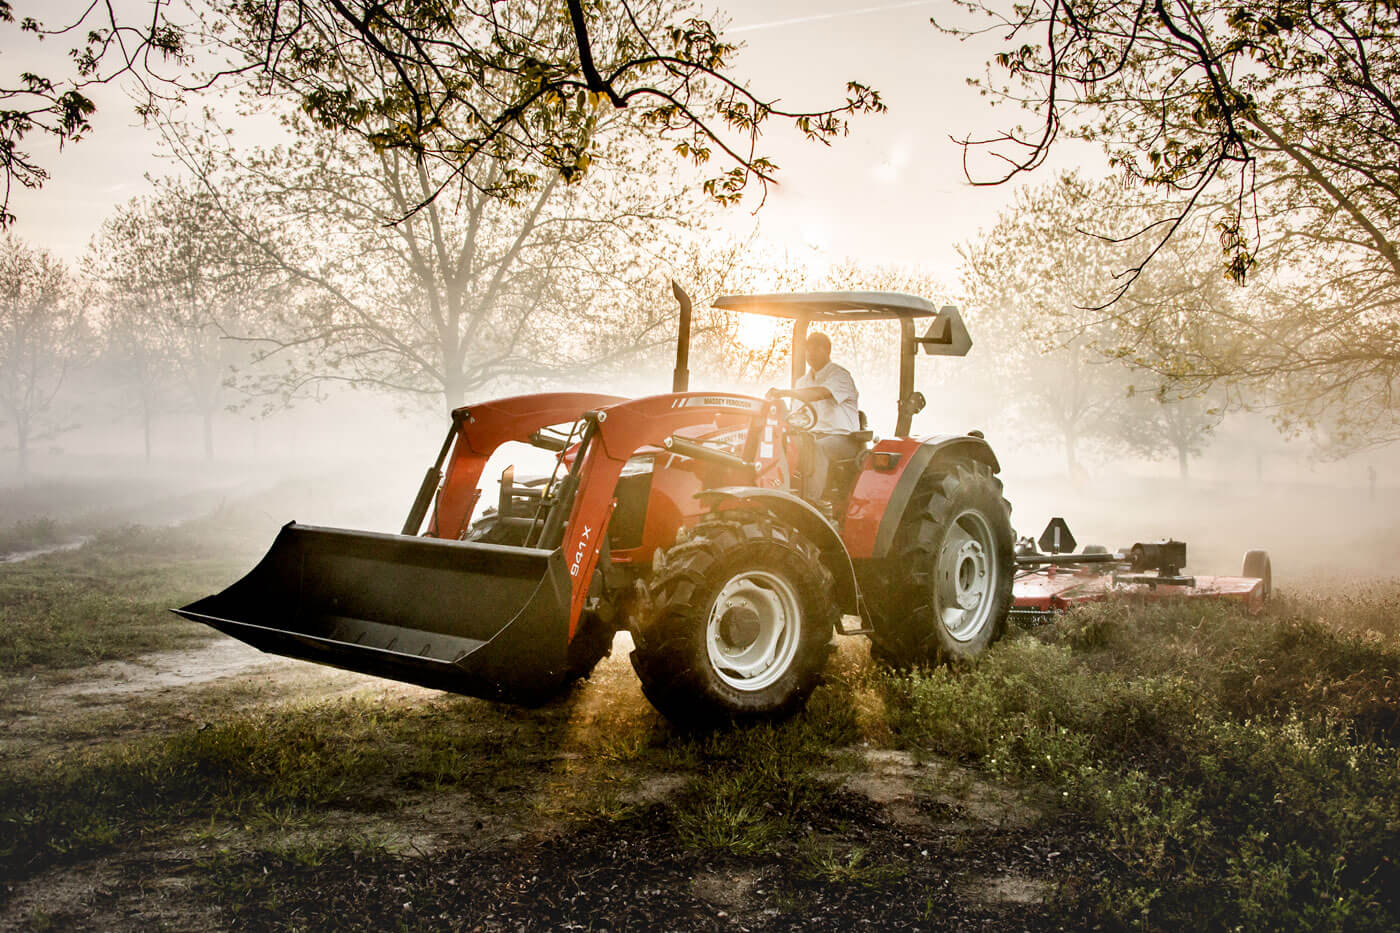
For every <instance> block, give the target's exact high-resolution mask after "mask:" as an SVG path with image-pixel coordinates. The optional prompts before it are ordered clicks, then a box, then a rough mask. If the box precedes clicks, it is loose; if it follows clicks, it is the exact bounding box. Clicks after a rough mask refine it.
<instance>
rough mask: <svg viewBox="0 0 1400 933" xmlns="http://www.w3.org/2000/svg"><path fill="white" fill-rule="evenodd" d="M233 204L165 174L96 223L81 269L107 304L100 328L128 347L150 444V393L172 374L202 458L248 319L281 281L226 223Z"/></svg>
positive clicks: (244, 358) (210, 445) (246, 356)
mask: <svg viewBox="0 0 1400 933" xmlns="http://www.w3.org/2000/svg"><path fill="white" fill-rule="evenodd" d="M232 210H233V209H232V208H231V207H230V206H229V205H228V204H223V203H219V202H217V201H216V200H215V198H214V197H213V196H211V195H210V194H209V193H208V192H207V191H206V190H204V188H203V187H202V186H200V185H198V184H196V183H194V182H191V181H188V180H179V179H165V180H162V181H159V182H157V183H156V185H155V191H154V193H152V194H150V195H147V196H143V197H138V198H134V199H132V200H131V201H129V202H127V204H126V205H124V206H123V207H122V208H120V209H119V210H118V211H117V212H116V214H115V215H114V216H112V217H111V218H109V219H108V220H107V221H106V222H105V223H104V224H103V227H102V232H101V233H100V235H99V236H98V238H97V240H96V241H95V243H94V245H93V251H92V254H91V256H90V257H89V262H88V270H89V273H90V274H91V275H92V276H94V277H95V278H96V279H97V280H98V281H99V282H100V283H101V286H102V289H103V292H104V297H105V301H106V304H107V307H108V313H107V325H108V332H109V334H111V335H112V337H113V338H114V339H115V340H116V341H117V347H118V349H119V352H125V353H127V354H128V355H130V356H131V362H132V364H133V365H135V366H137V367H139V370H138V371H137V372H135V373H134V378H135V380H136V386H137V390H138V395H139V396H140V398H141V404H142V410H143V422H144V423H145V425H146V443H147V449H148V451H149V444H150V433H149V429H150V418H151V416H152V414H153V408H152V405H153V402H154V394H155V392H156V391H157V389H158V386H159V385H160V384H161V382H162V381H165V380H169V382H171V383H173V384H174V385H175V386H176V387H177V389H178V392H179V394H180V395H181V396H183V400H184V403H185V404H186V405H188V406H189V407H190V408H191V409H192V410H193V411H194V412H195V413H196V414H198V416H199V418H200V420H201V422H202V425H203V448H204V455H205V458H206V459H212V458H213V456H214V421H215V418H216V416H217V415H218V414H219V412H220V411H222V410H223V408H224V407H225V404H226V395H225V384H226V382H227V381H228V380H229V379H230V378H231V377H232V375H233V372H234V369H235V367H237V366H238V365H240V364H246V363H247V362H248V361H249V360H250V359H251V357H252V355H253V354H252V350H251V349H250V348H249V347H248V346H247V345H246V344H244V343H241V342H239V341H238V340H236V339H231V338H237V337H239V336H241V335H243V334H245V333H246V332H247V331H248V330H249V329H251V328H253V327H255V326H256V325H255V322H254V320H253V319H254V318H255V317H257V316H258V315H260V314H262V313H264V311H265V310H266V309H267V308H268V307H269V306H270V305H271V304H272V302H273V299H274V297H275V296H277V295H278V294H279V288H280V286H281V284H282V282H283V281H284V279H282V278H281V277H279V276H278V275H277V273H276V271H275V270H272V269H269V267H268V266H267V264H266V262H265V259H264V256H263V255H262V253H261V252H259V251H256V250H254V249H251V248H250V247H249V244H248V242H247V241H246V239H245V238H244V236H243V235H242V234H241V233H240V232H239V230H238V229H237V228H235V226H234V225H233V224H231V223H229V218H230V217H231V216H237V215H236V214H235V213H231V211H232Z"/></svg>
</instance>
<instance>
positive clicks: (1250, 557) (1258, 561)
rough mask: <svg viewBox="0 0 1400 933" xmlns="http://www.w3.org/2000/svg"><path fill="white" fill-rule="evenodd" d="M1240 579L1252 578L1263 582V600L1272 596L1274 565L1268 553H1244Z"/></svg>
mask: <svg viewBox="0 0 1400 933" xmlns="http://www.w3.org/2000/svg"><path fill="white" fill-rule="evenodd" d="M1240 576H1242V577H1254V578H1256V579H1259V580H1263V581H1264V600H1265V601H1266V602H1267V601H1268V599H1269V597H1270V596H1272V595H1274V565H1273V562H1272V561H1271V560H1269V552H1268V551H1246V552H1245V555H1244V568H1243V569H1242V570H1241V571H1240Z"/></svg>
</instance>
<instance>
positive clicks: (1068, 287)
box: [958, 174, 1130, 476]
mask: <svg viewBox="0 0 1400 933" xmlns="http://www.w3.org/2000/svg"><path fill="white" fill-rule="evenodd" d="M1092 191H1097V192H1098V193H1099V194H1100V195H1102V194H1106V193H1109V191H1110V186H1107V185H1098V186H1094V185H1092V184H1091V183H1088V182H1086V181H1085V180H1084V179H1083V178H1081V177H1080V176H1078V175H1077V174H1068V175H1062V176H1060V177H1059V178H1057V179H1056V180H1055V181H1053V182H1050V183H1048V184H1046V185H1042V186H1040V187H1037V188H1032V189H1025V190H1023V191H1021V192H1019V193H1018V194H1017V196H1016V199H1015V202H1014V203H1013V205H1012V206H1011V207H1010V208H1008V209H1007V210H1006V211H1004V212H1002V214H1001V215H1000V216H999V217H998V218H997V222H996V224H994V225H993V227H992V228H991V229H990V230H988V231H986V232H984V233H982V234H981V235H979V236H978V237H977V238H976V239H974V240H972V241H970V242H968V243H964V244H962V245H961V246H959V248H958V251H959V253H960V255H961V256H962V258H963V289H964V291H965V293H966V296H967V303H968V305H969V307H970V308H974V309H977V310H976V313H977V317H978V321H979V326H978V334H979V337H983V338H985V341H986V343H987V344H988V345H989V346H990V347H991V348H993V354H994V356H995V368H996V371H997V373H998V375H999V377H1000V378H999V383H1000V394H1001V395H1002V397H1003V401H1004V402H1005V403H1006V404H1008V406H1009V407H1011V408H1013V409H1014V410H1016V411H1017V412H1018V414H1019V416H1020V420H1021V421H1022V423H1023V425H1024V426H1025V427H1026V428H1027V430H1029V431H1030V432H1031V433H1032V434H1033V435H1035V434H1039V435H1041V436H1046V437H1050V438H1054V439H1055V440H1057V441H1059V442H1060V444H1061V445H1062V446H1063V448H1064V452H1065V466H1066V469H1067V470H1068V471H1069V473H1070V475H1071V476H1074V475H1078V474H1080V473H1081V472H1082V467H1081V465H1080V462H1079V453H1080V448H1081V446H1082V445H1083V444H1085V443H1088V442H1095V441H1105V440H1107V441H1109V442H1113V438H1112V432H1111V431H1110V430H1108V425H1109V423H1110V421H1111V419H1112V415H1113V412H1114V410H1115V409H1116V408H1119V407H1121V406H1122V405H1124V404H1125V400H1126V399H1127V389H1128V385H1129V384H1130V379H1129V376H1128V373H1127V371H1126V369H1125V367H1124V366H1123V364H1122V363H1120V362H1119V361H1117V360H1115V359H1114V358H1113V356H1114V354H1115V353H1117V352H1118V351H1119V341H1120V335H1119V333H1118V331H1117V328H1116V325H1115V323H1114V321H1113V318H1112V316H1111V315H1108V314H1105V313H1103V312H1102V311H1098V310H1094V308H1093V306H1094V305H1096V304H1097V303H1098V301H1097V298H1098V296H1099V295H1101V294H1102V291H1101V290H1102V288H1103V285H1104V282H1103V276H1104V272H1105V270H1106V269H1109V268H1112V264H1113V262H1114V261H1115V260H1116V259H1117V258H1118V256H1119V255H1120V254H1121V250H1120V249H1119V248H1118V247H1117V246H1116V245H1114V244H1111V243H1109V242H1107V241H1104V240H1093V239H1088V240H1086V239H1085V238H1084V237H1083V236H1082V235H1081V234H1079V233H1078V232H1077V231H1078V230H1080V229H1082V228H1083V226H1084V224H1085V223H1088V222H1091V221H1094V220H1097V219H1098V218H1099V217H1100V206H1099V204H1098V203H1096V201H1095V200H1094V198H1093V197H1092V195H1091V192H1092Z"/></svg>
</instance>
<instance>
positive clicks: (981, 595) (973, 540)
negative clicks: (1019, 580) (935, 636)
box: [934, 509, 1000, 642]
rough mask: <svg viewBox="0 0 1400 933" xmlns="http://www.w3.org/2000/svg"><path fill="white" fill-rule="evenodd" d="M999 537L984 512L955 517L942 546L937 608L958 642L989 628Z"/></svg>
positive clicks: (971, 637) (997, 568) (936, 586)
mask: <svg viewBox="0 0 1400 933" xmlns="http://www.w3.org/2000/svg"><path fill="white" fill-rule="evenodd" d="M997 561H998V558H997V549H996V537H995V536H994V535H993V534H992V526H991V525H990V524H988V522H987V519H986V517H985V516H983V515H982V513H981V512H978V511H974V510H971V509H969V510H968V511H966V512H963V513H962V514H960V515H959V516H958V517H957V518H955V519H954V520H953V522H952V524H951V525H949V526H948V533H947V534H946V535H944V537H943V546H942V547H940V548H939V549H938V564H937V567H936V568H935V571H934V573H935V575H936V583H935V596H936V599H935V603H934V606H935V610H936V612H937V613H938V619H939V622H940V623H941V624H942V625H943V627H944V629H946V630H947V632H948V634H949V635H950V636H952V637H953V639H954V640H955V641H963V642H965V641H971V640H972V639H974V638H976V637H977V636H978V634H980V633H981V631H982V630H983V629H984V628H986V626H987V622H988V621H989V620H990V619H991V615H992V605H993V603H995V602H996V600H995V598H994V596H995V591H996V581H997V574H998V571H999V570H1000V568H999V567H998V566H997Z"/></svg>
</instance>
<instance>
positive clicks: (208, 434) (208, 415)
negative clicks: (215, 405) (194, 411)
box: [204, 411, 214, 461]
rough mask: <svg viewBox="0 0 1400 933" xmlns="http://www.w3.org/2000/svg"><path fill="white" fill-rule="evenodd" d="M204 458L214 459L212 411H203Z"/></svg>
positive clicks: (207, 459)
mask: <svg viewBox="0 0 1400 933" xmlns="http://www.w3.org/2000/svg"><path fill="white" fill-rule="evenodd" d="M204 459H205V460H206V461H209V460H213V459H214V413H213V412H212V411H206V412H205V413H204Z"/></svg>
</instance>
